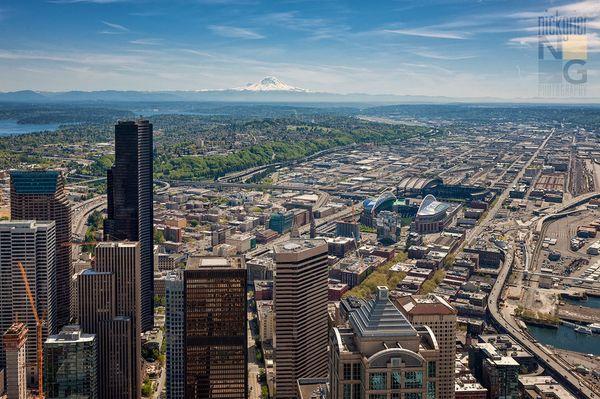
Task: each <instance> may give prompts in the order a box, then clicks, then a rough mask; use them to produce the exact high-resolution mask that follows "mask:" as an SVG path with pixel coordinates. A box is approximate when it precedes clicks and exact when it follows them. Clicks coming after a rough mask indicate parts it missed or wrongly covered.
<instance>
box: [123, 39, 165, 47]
mask: <svg viewBox="0 0 600 399" xmlns="http://www.w3.org/2000/svg"><path fill="white" fill-rule="evenodd" d="M162 42H163V39H156V38H145V39H135V40H130V41H129V43H130V44H137V45H140V46H160V45H161V44H162Z"/></svg>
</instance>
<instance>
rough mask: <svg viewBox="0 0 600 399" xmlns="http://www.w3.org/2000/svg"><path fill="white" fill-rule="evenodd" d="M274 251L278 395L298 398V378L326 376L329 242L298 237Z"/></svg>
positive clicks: (276, 390)
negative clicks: (275, 265) (275, 267)
mask: <svg viewBox="0 0 600 399" xmlns="http://www.w3.org/2000/svg"><path fill="white" fill-rule="evenodd" d="M273 250H274V252H275V262H276V264H277V269H276V272H277V273H276V275H275V293H274V298H273V299H274V302H275V397H276V398H277V399H296V398H297V397H298V391H297V381H298V379H299V378H325V377H327V369H328V354H327V345H328V339H329V338H328V324H327V323H328V313H327V300H328V293H327V278H328V272H329V267H328V265H327V243H326V242H325V240H300V239H296V240H291V241H288V242H286V243H283V244H276V245H275V247H274V248H273Z"/></svg>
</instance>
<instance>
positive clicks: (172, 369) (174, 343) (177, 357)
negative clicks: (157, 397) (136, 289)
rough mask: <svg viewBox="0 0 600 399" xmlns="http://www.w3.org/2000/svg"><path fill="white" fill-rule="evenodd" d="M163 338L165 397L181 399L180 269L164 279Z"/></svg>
mask: <svg viewBox="0 0 600 399" xmlns="http://www.w3.org/2000/svg"><path fill="white" fill-rule="evenodd" d="M165 297H166V298H165V299H166V301H165V304H166V311H165V340H166V344H167V378H166V385H167V399H183V397H184V388H185V374H184V373H185V370H184V364H183V347H184V328H185V325H184V321H185V319H184V308H183V276H182V273H181V271H173V272H171V273H169V274H168V275H167V277H166V279H165Z"/></svg>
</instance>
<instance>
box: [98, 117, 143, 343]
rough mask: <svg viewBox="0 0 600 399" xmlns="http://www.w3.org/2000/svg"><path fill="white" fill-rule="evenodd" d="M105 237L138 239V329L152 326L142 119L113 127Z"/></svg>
mask: <svg viewBox="0 0 600 399" xmlns="http://www.w3.org/2000/svg"><path fill="white" fill-rule="evenodd" d="M107 195H108V217H107V219H106V220H105V221H104V234H105V236H106V237H107V239H108V240H129V241H139V243H140V253H141V295H142V302H141V317H142V318H141V328H142V331H147V330H150V329H151V328H152V327H153V325H154V266H153V261H154V257H153V253H152V250H153V243H152V239H153V232H152V225H153V210H152V124H151V123H149V122H148V121H146V120H139V121H137V122H133V121H127V122H119V123H118V124H117V125H116V126H115V163H114V165H113V167H112V168H110V169H109V170H108V172H107Z"/></svg>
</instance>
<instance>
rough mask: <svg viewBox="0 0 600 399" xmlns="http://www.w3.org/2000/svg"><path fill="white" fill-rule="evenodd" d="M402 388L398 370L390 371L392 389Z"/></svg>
mask: <svg viewBox="0 0 600 399" xmlns="http://www.w3.org/2000/svg"><path fill="white" fill-rule="evenodd" d="M400 388H402V384H401V378H400V371H392V389H400Z"/></svg>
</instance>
